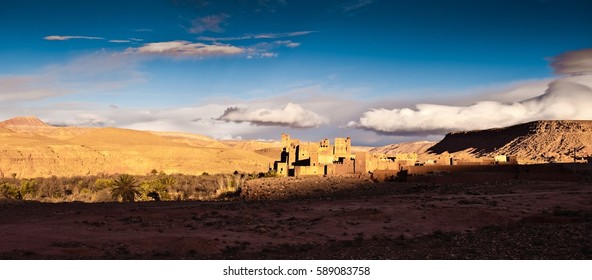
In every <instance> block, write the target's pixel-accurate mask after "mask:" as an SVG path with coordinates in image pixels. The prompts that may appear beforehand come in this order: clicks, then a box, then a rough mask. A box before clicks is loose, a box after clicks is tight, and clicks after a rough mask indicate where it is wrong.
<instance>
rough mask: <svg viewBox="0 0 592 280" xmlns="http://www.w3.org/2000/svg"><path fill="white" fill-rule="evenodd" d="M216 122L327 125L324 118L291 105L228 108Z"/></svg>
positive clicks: (268, 124) (298, 106)
mask: <svg viewBox="0 0 592 280" xmlns="http://www.w3.org/2000/svg"><path fill="white" fill-rule="evenodd" d="M218 120H224V121H232V122H249V123H252V124H254V125H260V126H288V127H293V128H310V127H318V126H321V125H325V124H328V123H329V120H328V119H327V118H326V117H323V116H320V115H318V114H317V113H315V112H313V111H310V110H306V109H304V108H302V106H300V105H298V104H293V103H288V104H287V105H286V107H284V108H283V109H265V108H259V109H255V108H239V107H229V108H227V109H226V110H225V111H224V114H222V116H220V117H219V118H218Z"/></svg>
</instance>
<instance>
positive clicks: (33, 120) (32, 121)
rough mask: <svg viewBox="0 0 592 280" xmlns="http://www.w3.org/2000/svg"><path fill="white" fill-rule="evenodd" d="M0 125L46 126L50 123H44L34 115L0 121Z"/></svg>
mask: <svg viewBox="0 0 592 280" xmlns="http://www.w3.org/2000/svg"><path fill="white" fill-rule="evenodd" d="M0 126H32V127H39V126H42V127H48V126H50V125H48V124H46V123H45V122H43V121H42V120H40V119H39V118H37V117H35V116H27V117H15V118H12V119H9V120H6V121H3V122H0Z"/></svg>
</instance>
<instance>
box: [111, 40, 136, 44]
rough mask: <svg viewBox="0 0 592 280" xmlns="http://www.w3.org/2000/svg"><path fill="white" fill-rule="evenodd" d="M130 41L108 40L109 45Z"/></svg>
mask: <svg viewBox="0 0 592 280" xmlns="http://www.w3.org/2000/svg"><path fill="white" fill-rule="evenodd" d="M129 42H131V41H130V40H109V43H129Z"/></svg>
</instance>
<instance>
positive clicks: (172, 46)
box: [127, 41, 244, 57]
mask: <svg viewBox="0 0 592 280" xmlns="http://www.w3.org/2000/svg"><path fill="white" fill-rule="evenodd" d="M127 52H128V53H139V54H149V55H168V56H179V57H191V56H195V57H206V56H219V55H236V54H241V53H243V52H244V49H243V48H240V47H236V46H231V45H220V44H213V45H208V44H203V43H192V42H188V41H169V42H157V43H148V44H145V45H143V46H141V47H139V48H128V49H127Z"/></svg>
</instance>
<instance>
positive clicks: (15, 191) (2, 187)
mask: <svg viewBox="0 0 592 280" xmlns="http://www.w3.org/2000/svg"><path fill="white" fill-rule="evenodd" d="M0 195H1V196H2V197H3V198H8V199H23V196H22V195H21V192H20V190H19V188H18V187H17V186H16V185H14V184H10V183H6V182H5V183H2V184H0Z"/></svg>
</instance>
